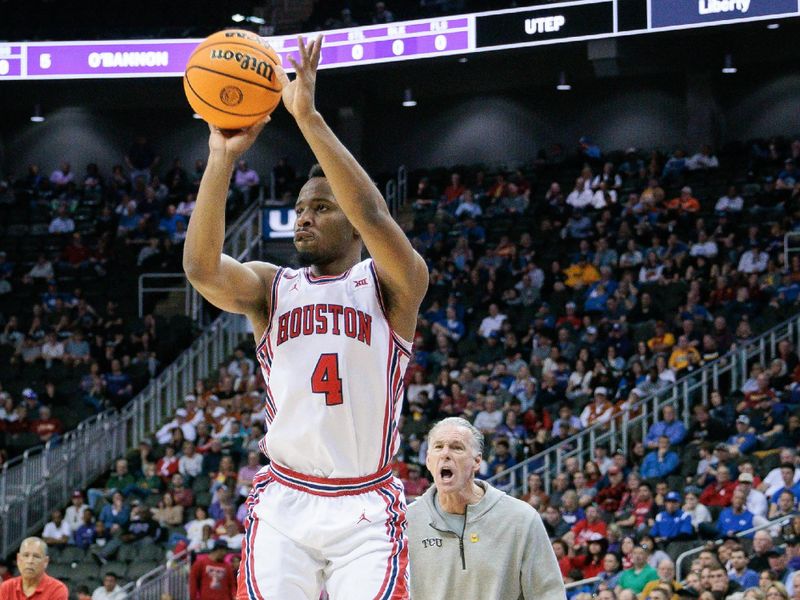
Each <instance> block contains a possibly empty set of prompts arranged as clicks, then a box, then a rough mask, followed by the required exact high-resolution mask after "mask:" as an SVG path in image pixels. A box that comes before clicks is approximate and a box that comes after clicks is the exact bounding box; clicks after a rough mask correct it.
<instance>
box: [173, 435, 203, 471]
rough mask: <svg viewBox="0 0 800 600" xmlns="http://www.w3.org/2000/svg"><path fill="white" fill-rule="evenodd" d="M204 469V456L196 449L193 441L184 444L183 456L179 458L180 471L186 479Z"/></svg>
mask: <svg viewBox="0 0 800 600" xmlns="http://www.w3.org/2000/svg"><path fill="white" fill-rule="evenodd" d="M202 470H203V456H202V455H201V454H198V453H197V452H196V451H195V446H194V444H193V443H192V442H188V441H187V442H185V443H184V444H183V456H181V457H180V459H179V460H178V472H179V473H180V474H181V475H183V476H184V477H185V478H186V479H188V480H191V479H192V478H193V477H197V476H198V475H200V473H201V472H202Z"/></svg>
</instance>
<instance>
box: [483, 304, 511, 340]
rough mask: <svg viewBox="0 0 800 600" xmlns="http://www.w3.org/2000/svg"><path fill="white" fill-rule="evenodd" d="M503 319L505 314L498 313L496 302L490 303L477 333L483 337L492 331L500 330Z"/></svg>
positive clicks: (489, 334)
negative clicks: (487, 312)
mask: <svg viewBox="0 0 800 600" xmlns="http://www.w3.org/2000/svg"><path fill="white" fill-rule="evenodd" d="M505 320H506V315H504V314H502V313H500V308H499V307H498V306H497V304H496V303H492V304H490V305H489V314H488V315H486V316H485V317H484V318H483V320H482V321H481V325H480V327H479V328H478V334H479V335H481V336H482V337H484V338H488V337H490V336H491V335H492V334H493V333H495V332H499V331H500V328H501V327H502V325H503V321H505Z"/></svg>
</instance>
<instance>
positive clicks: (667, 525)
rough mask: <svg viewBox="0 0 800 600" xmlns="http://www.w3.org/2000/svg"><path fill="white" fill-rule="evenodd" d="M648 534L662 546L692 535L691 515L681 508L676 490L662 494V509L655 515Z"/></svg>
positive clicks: (679, 497) (679, 496)
mask: <svg viewBox="0 0 800 600" xmlns="http://www.w3.org/2000/svg"><path fill="white" fill-rule="evenodd" d="M650 535H651V536H653V539H654V540H655V542H656V543H657V544H661V545H662V546H666V545H667V544H669V543H670V542H674V541H679V540H686V539H690V538H692V537H694V528H693V527H692V518H691V515H687V514H685V513H684V512H683V510H681V495H680V494H679V493H678V492H676V491H671V492H668V493H667V495H666V496H664V510H662V511H661V512H660V513H658V514H657V515H656V520H655V522H654V523H653V527H652V528H651V529H650Z"/></svg>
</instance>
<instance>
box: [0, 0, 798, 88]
mask: <svg viewBox="0 0 800 600" xmlns="http://www.w3.org/2000/svg"><path fill="white" fill-rule="evenodd" d="M799 15H800V0H573V1H569V2H559V3H555V4H552V3H548V4H542V3H540V4H536V3H535V2H534V3H532V5H531V6H526V7H522V8H513V9H507V10H496V11H490V12H481V13H470V14H464V15H456V16H451V17H441V18H434V19H420V20H415V21H402V22H396V23H389V24H386V25H368V26H362V27H351V28H348V29H338V30H333V31H325V32H320V33H323V34H324V35H325V45H324V46H323V48H322V57H321V61H320V68H321V69H326V68H338V67H352V66H358V65H365V64H375V63H383V62H392V61H401V60H413V59H421V58H430V57H436V56H449V55H465V54H470V53H475V52H488V51H493V50H502V49H508V48H522V47H528V46H537V45H544V44H555V43H565V42H573V41H578V40H589V39H597V38H606V37H615V36H627V35H639V34H646V33H650V32H657V31H668V30H675V29H687V28H693V27H707V26H712V25H725V24H731V23H741V22H747V21H758V20H764V19H776V18H787V17H797V16H799ZM310 35H316V33H312V34H310ZM266 40H267V41H268V42H269V43H270V44H271V45H272V47H273V48H275V50H276V51H277V52H278V54H280V55H282V58H284V61H283V64H285V65H288V64H289V62H288V61H287V60H285V58H286V56H287V55H294V56H295V58H297V55H296V53H297V39H296V35H288V36H273V37H267V38H266ZM199 42H200V40H199V39H167V40H125V41H74V42H73V41H70V42H5V43H4V42H0V81H3V80H15V79H86V78H117V77H121V78H124V77H177V76H182V75H183V71H184V67H185V65H186V62H187V60H188V58H189V55H190V54H191V53H192V51H193V50H194V48H195V47H196V46H197V44H198V43H199ZM287 70H289V69H287Z"/></svg>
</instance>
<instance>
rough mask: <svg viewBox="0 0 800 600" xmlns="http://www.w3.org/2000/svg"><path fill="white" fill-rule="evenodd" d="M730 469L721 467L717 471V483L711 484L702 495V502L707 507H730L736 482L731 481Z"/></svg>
mask: <svg viewBox="0 0 800 600" xmlns="http://www.w3.org/2000/svg"><path fill="white" fill-rule="evenodd" d="M730 473H731V472H730V469H729V468H728V467H727V466H725V465H719V466H718V467H717V469H716V481H714V482H712V483H709V484H708V485H707V486H706V488H705V489H704V490H703V492H702V493H701V494H700V502H701V503H702V504H704V505H705V506H718V507H721V508H724V507H727V506H730V504H731V498H732V497H733V490H734V489H735V488H736V482H735V481H731V478H730Z"/></svg>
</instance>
